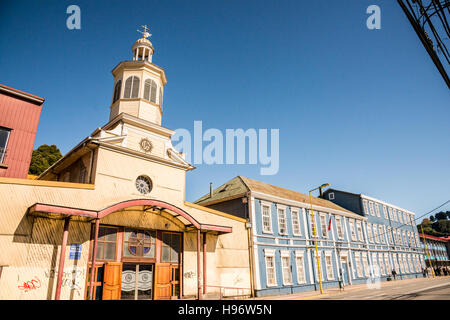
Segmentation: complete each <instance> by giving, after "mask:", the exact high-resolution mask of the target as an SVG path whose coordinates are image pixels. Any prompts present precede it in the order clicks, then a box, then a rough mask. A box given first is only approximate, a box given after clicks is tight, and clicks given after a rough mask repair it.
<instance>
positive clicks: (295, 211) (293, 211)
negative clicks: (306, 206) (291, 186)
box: [291, 208, 302, 236]
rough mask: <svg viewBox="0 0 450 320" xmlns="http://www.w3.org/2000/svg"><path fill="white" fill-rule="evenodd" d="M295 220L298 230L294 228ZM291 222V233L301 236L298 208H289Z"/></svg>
mask: <svg viewBox="0 0 450 320" xmlns="http://www.w3.org/2000/svg"><path fill="white" fill-rule="evenodd" d="M295 222H296V223H297V228H298V230H295V229H296V227H295ZM291 223H292V234H293V235H294V236H301V235H302V228H301V225H300V210H299V209H296V208H295V209H294V208H291Z"/></svg>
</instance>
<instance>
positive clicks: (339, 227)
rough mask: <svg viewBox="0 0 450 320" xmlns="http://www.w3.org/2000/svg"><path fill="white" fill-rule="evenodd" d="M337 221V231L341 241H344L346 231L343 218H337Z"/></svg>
mask: <svg viewBox="0 0 450 320" xmlns="http://www.w3.org/2000/svg"><path fill="white" fill-rule="evenodd" d="M335 219H336V231H337V236H338V239H339V240H342V239H344V229H343V227H342V218H341V217H340V216H335Z"/></svg>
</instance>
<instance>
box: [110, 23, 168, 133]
mask: <svg viewBox="0 0 450 320" xmlns="http://www.w3.org/2000/svg"><path fill="white" fill-rule="evenodd" d="M142 28H143V30H144V31H139V30H138V32H140V33H142V38H139V39H138V40H137V41H136V42H135V43H134V44H133V46H132V48H131V49H132V52H133V58H132V60H127V61H122V62H121V63H119V64H118V65H117V66H116V67H115V68H114V69H113V71H112V74H113V76H114V90H113V97H112V104H111V107H110V116H109V119H110V120H112V119H114V118H115V117H116V116H118V115H119V114H120V113H127V114H130V115H132V116H134V117H137V118H140V119H143V120H146V121H150V122H152V123H155V124H158V125H161V117H162V110H163V94H164V86H165V85H166V83H167V79H166V74H165V72H164V69H163V68H161V67H159V66H157V65H155V64H153V63H152V57H153V53H154V52H155V49H154V48H153V45H152V43H151V42H150V41H149V40H148V39H147V38H148V37H150V36H151V34H150V33H149V32H148V28H147V25H144V26H142Z"/></svg>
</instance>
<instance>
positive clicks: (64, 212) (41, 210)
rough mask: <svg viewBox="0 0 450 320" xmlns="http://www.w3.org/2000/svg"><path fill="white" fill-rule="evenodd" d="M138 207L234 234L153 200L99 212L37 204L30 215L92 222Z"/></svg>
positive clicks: (203, 229)
mask: <svg viewBox="0 0 450 320" xmlns="http://www.w3.org/2000/svg"><path fill="white" fill-rule="evenodd" d="M136 206H150V207H154V208H157V209H159V210H163V209H165V212H168V213H170V214H171V215H172V216H173V217H174V218H177V219H178V220H179V221H181V222H182V223H183V224H184V225H185V226H186V227H191V226H192V227H193V228H195V229H197V230H201V231H205V232H208V231H215V232H218V233H230V232H232V227H228V226H219V225H211V224H205V223H200V222H198V221H197V220H196V219H195V218H194V217H193V216H191V215H190V214H189V213H188V212H186V211H184V210H183V209H180V208H178V207H177V206H174V205H172V204H170V203H167V202H165V201H160V200H153V199H133V200H127V201H122V202H118V203H116V204H113V205H111V206H109V207H106V208H104V209H102V210H99V211H97V210H90V209H82V208H73V207H65V206H58V205H52V204H44V203H35V204H34V205H32V206H31V207H30V208H28V214H29V215H35V216H43V215H42V214H45V217H47V218H63V217H67V216H75V217H80V218H83V217H84V218H87V219H89V220H90V219H101V218H104V217H106V216H107V215H109V214H111V213H113V212H117V211H120V210H123V209H126V208H129V207H136Z"/></svg>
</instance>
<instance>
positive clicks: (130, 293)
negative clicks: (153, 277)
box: [121, 263, 137, 300]
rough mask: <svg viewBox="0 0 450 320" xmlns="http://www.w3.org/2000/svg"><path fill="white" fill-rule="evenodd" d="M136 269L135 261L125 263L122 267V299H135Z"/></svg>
mask: <svg viewBox="0 0 450 320" xmlns="http://www.w3.org/2000/svg"><path fill="white" fill-rule="evenodd" d="M136 271H137V265H136V264H134V263H124V264H123V268H122V285H121V300H135V295H136Z"/></svg>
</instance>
